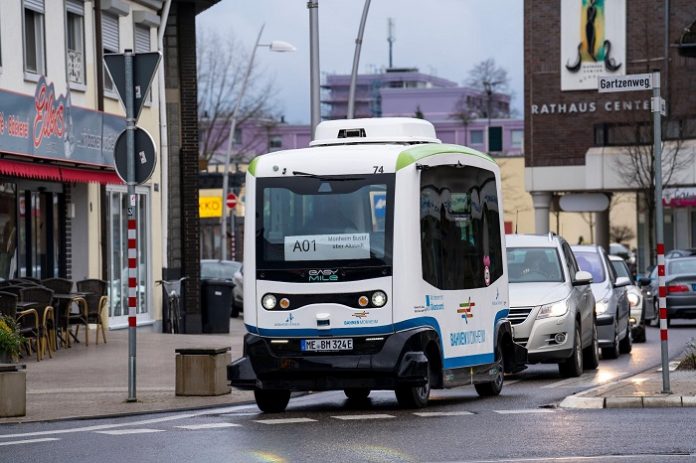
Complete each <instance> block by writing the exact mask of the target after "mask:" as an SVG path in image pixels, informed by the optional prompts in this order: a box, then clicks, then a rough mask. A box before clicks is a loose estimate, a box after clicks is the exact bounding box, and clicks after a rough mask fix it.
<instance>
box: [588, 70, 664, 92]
mask: <svg viewBox="0 0 696 463" xmlns="http://www.w3.org/2000/svg"><path fill="white" fill-rule="evenodd" d="M597 87H598V88H597V89H598V90H599V93H613V92H635V91H639V90H650V89H652V88H653V84H652V74H629V75H627V76H600V77H598V78H597Z"/></svg>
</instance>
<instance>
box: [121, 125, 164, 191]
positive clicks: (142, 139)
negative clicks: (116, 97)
mask: <svg viewBox="0 0 696 463" xmlns="http://www.w3.org/2000/svg"><path fill="white" fill-rule="evenodd" d="M126 138H127V135H126V130H123V131H122V132H121V134H120V135H119V136H118V138H117V139H116V146H115V148H114V161H115V164H116V173H117V174H118V176H119V177H121V180H123V183H128V182H127V179H128V171H127V169H128V147H127V142H126ZM156 155H157V150H156V149H155V142H154V141H152V137H151V136H150V134H149V133H147V131H146V130H144V129H141V128H140V127H136V128H135V175H134V181H135V183H136V184H137V185H141V184H143V183H145V182H147V181H148V179H149V178H150V177H151V176H152V173H153V172H154V171H155V164H156V160H157V158H156Z"/></svg>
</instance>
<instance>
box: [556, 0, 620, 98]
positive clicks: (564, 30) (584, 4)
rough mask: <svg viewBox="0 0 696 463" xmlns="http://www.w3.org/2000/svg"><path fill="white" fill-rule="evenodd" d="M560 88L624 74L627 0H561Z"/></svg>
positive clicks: (591, 86) (592, 85)
mask: <svg viewBox="0 0 696 463" xmlns="http://www.w3.org/2000/svg"><path fill="white" fill-rule="evenodd" d="M560 64H561V90H562V91H567V90H597V77H599V76H606V75H625V74H626V0H561V63H560Z"/></svg>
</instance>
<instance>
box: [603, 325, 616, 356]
mask: <svg viewBox="0 0 696 463" xmlns="http://www.w3.org/2000/svg"><path fill="white" fill-rule="evenodd" d="M602 358H603V359H615V358H619V334H618V333H617V332H616V327H614V343H613V344H612V345H611V346H609V347H602Z"/></svg>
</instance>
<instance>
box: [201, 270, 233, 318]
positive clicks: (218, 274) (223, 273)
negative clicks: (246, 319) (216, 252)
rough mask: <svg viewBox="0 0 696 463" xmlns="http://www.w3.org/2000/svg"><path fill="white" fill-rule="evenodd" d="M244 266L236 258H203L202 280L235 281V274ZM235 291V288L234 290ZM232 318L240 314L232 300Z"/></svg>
mask: <svg viewBox="0 0 696 463" xmlns="http://www.w3.org/2000/svg"><path fill="white" fill-rule="evenodd" d="M240 268H242V263H241V262H236V261H234V260H217V259H201V281H206V280H207V281H226V282H228V283H234V274H235V272H237V271H238V270H239V269H240ZM232 291H233V292H234V289H233V290H232ZM230 303H231V305H232V307H231V308H230V314H231V316H232V318H237V317H238V316H239V309H238V308H236V307H235V304H234V302H233V301H230Z"/></svg>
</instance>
